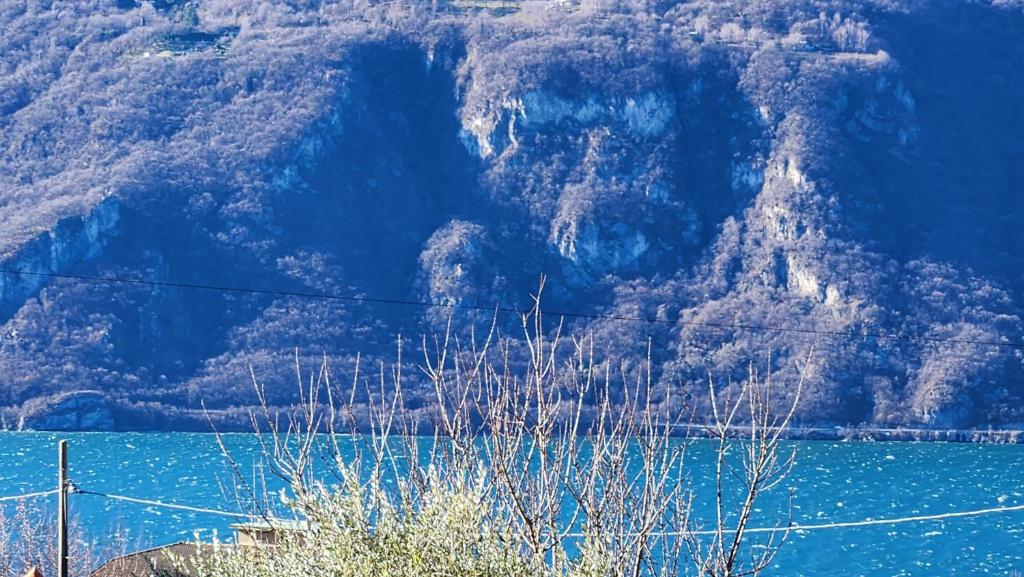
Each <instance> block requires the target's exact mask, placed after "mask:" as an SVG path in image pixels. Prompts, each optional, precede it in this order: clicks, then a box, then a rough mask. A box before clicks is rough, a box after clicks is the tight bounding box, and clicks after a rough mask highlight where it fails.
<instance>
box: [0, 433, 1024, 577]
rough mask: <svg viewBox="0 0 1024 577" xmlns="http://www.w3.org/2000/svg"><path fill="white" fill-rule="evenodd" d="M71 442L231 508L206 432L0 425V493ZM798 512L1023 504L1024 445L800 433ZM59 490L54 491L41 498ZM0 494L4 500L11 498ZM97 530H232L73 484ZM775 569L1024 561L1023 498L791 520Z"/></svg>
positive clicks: (77, 470)
mask: <svg viewBox="0 0 1024 577" xmlns="http://www.w3.org/2000/svg"><path fill="white" fill-rule="evenodd" d="M60 438H65V439H67V440H68V442H69V461H70V475H71V478H72V480H73V481H74V483H75V484H76V485H77V486H79V487H81V488H82V489H85V490H91V491H97V492H103V493H114V494H121V495H128V496H132V497H140V498H145V499H154V500H161V501H166V502H173V503H179V504H186V505H195V506H199V507H205V508H214V509H224V510H229V511H237V510H238V508H237V505H236V504H235V503H236V499H235V496H234V491H233V489H232V487H233V484H232V482H231V475H230V472H229V469H228V467H227V464H226V462H225V460H224V459H223V458H222V456H221V452H220V450H219V448H218V447H217V444H216V441H215V439H214V437H213V436H212V435H204V434H182V433H171V434H155V433H138V434H132V433H119V434H106V433H77V434H60V435H58V434H51V433H0V496H5V495H12V494H20V493H27V492H33V491H41V490H47V489H51V488H54V487H55V486H56V474H57V473H56V457H57V441H58V439H60ZM225 438H226V442H227V444H228V445H229V446H230V448H231V451H232V454H233V455H234V456H235V457H236V459H237V461H238V462H239V463H240V468H241V470H242V471H243V474H245V475H247V476H253V475H254V471H256V465H255V463H256V462H257V461H258V456H259V450H258V446H257V443H256V442H255V439H254V437H253V436H251V435H228V436H226V437H225ZM791 446H795V447H796V448H797V450H798V459H797V464H796V467H795V469H794V470H793V472H792V474H791V476H790V477H789V478H788V479H787V482H786V485H787V487H792V488H793V491H792V499H793V501H792V503H793V518H794V519H793V520H794V522H796V523H798V524H822V523H829V522H842V521H856V520H863V519H868V518H874V519H880V518H894V517H906V516H918V515H932V514H937V513H945V512H954V511H965V510H974V509H982V508H989V507H1001V506H1014V505H1024V446H1013V445H971V444H947V443H868V442H821V441H809V442H794V443H792V444H791ZM710 454H711V453H710V447H709V446H708V445H707V444H706V443H705V442H695V445H694V448H693V450H692V451H690V452H689V454H688V459H689V460H690V467H689V470H690V475H689V479H690V480H689V482H690V483H692V486H693V488H694V490H695V492H696V494H697V496H698V502H699V504H698V507H697V511H696V513H695V514H696V515H697V516H700V515H701V514H702V513H703V512H705V511H707V505H708V501H707V497H709V496H710V493H709V491H708V487H709V485H708V483H709V482H710V481H711V479H712V477H711V463H710V459H708V457H709V456H710ZM789 495H790V491H789V490H787V489H785V488H784V489H781V490H779V491H777V492H776V493H775V494H773V495H771V496H769V498H768V499H766V500H765V501H764V502H763V504H762V507H761V510H760V511H759V514H760V516H759V517H758V518H756V519H755V520H754V522H753V525H754V526H764V525H767V526H771V525H774V524H775V523H776V522H777V521H778V519H779V514H780V511H783V510H785V508H786V506H785V505H784V503H786V502H788V499H789ZM49 501H53V498H52V497H51V498H49ZM2 506H6V507H8V508H9V507H11V505H10V504H4V505H2ZM70 507H71V508H72V514H73V515H74V516H75V517H77V518H78V519H79V520H80V522H81V523H82V524H83V526H84V527H85V530H86V531H87V532H88V533H89V534H90V535H92V536H94V537H95V538H102V537H103V536H105V535H106V534H108V533H110V532H111V531H112V530H113V529H114V528H117V529H118V530H122V531H127V532H129V533H130V534H131V535H132V536H133V537H132V539H133V542H135V543H138V545H139V546H143V545H152V544H160V543H167V542H172V541H176V540H182V539H191V538H192V537H193V535H194V534H195V532H196V531H200V532H201V534H202V535H203V536H205V537H209V536H210V532H211V531H212V530H217V531H218V532H219V533H220V534H221V535H224V534H227V533H228V526H229V525H230V523H231V522H232V521H231V520H230V519H227V518H223V517H218V516H214V515H210V514H204V513H192V512H185V511H176V510H168V509H162V508H158V507H153V506H148V505H140V504H135V503H129V502H123V501H112V500H108V499H104V498H102V497H98V496H95V495H88V494H76V495H72V496H71V497H70ZM775 564H776V567H775V569H774V570H773V571H772V572H771V573H770V574H771V575H779V576H787V577H789V576H792V577H796V576H808V577H811V576H831V575H834V576H842V577H856V576H865V577H891V576H897V575H899V576H920V577H926V576H927V577H935V576H940V575H950V576H952V575H956V576H966V575H1011V574H1013V572H1014V571H1022V572H1024V511H1015V512H1006V513H997V514H991V515H984V516H976V517H962V518H954V519H946V520H942V521H926V522H916V523H908V524H899V525H890V526H872V527H859V528H838V529H829V530H821V531H807V532H796V533H794V534H793V535H792V536H791V537H790V540H789V542H788V543H787V544H786V546H785V548H784V549H783V550H782V552H781V553H780V554H779V556H778V557H777V558H776V560H775Z"/></svg>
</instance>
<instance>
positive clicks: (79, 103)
mask: <svg viewBox="0 0 1024 577" xmlns="http://www.w3.org/2000/svg"><path fill="white" fill-rule="evenodd" d="M0 25H2V29H3V30H4V33H3V34H2V35H0V54H2V56H3V57H2V58H0V72H2V74H0V222H2V223H3V225H2V227H0V268H2V269H3V272H0V324H2V331H0V336H2V337H3V340H2V343H0V407H4V409H2V410H0V414H2V415H4V422H5V423H6V424H7V426H17V425H16V423H18V422H19V420H20V422H22V423H24V422H26V421H25V419H26V418H28V419H29V421H28V422H30V423H31V422H41V423H47V422H57V423H72V425H69V427H72V428H76V427H82V426H87V425H82V423H90V422H93V421H96V422H100V421H102V422H103V423H104V428H153V429H160V428H202V427H204V426H205V423H204V422H203V419H202V418H201V417H200V416H198V415H199V410H198V409H199V406H200V402H201V401H202V402H204V403H205V404H206V406H207V407H209V408H211V409H215V410H219V411H221V413H219V414H221V415H222V416H224V419H225V420H226V421H231V418H232V417H230V416H231V415H234V416H235V417H238V418H239V421H238V422H243V421H244V419H241V418H240V415H241V414H242V409H241V407H245V406H247V405H250V404H251V403H253V402H254V398H253V393H252V386H251V384H250V373H249V368H250V367H252V369H253V372H254V373H255V374H256V375H257V378H258V379H259V380H261V381H264V382H266V384H267V387H268V391H269V393H270V395H271V397H272V398H273V399H276V400H277V401H278V402H281V403H285V402H289V401H290V400H291V399H292V398H293V397H294V394H295V385H294V376H293V375H294V371H295V369H294V366H295V363H296V360H297V357H298V361H299V362H300V364H302V365H303V366H306V367H307V368H308V367H309V366H310V365H311V366H314V367H315V366H318V365H319V363H320V359H321V358H322V357H323V355H325V354H326V355H327V356H328V358H329V359H330V362H331V364H332V366H333V367H335V370H336V371H337V372H338V373H339V374H341V373H344V371H345V370H347V369H348V367H351V366H352V365H354V362H355V360H354V359H355V355H356V354H357V353H361V354H362V355H363V356H364V357H365V359H368V360H367V361H366V362H367V363H369V364H371V365H372V363H373V362H376V361H388V360H389V359H392V358H393V355H394V351H395V350H396V342H397V341H398V339H400V338H401V339H404V340H406V341H408V343H407V344H406V345H405V346H406V350H409V349H410V348H411V349H412V350H416V349H418V347H419V346H420V344H421V341H420V338H421V336H422V335H431V334H436V333H437V332H439V331H443V330H444V327H445V322H446V319H447V315H448V313H449V312H450V311H452V310H454V311H455V318H454V320H453V324H455V325H458V326H469V325H471V324H473V323H480V322H484V323H486V317H487V316H488V315H487V314H486V313H485V312H482V311H481V310H480V309H483V310H487V309H490V308H494V307H496V308H500V309H518V308H523V307H526V306H528V305H529V303H530V302H531V301H530V294H531V292H533V291H536V288H537V283H538V279H539V278H540V277H541V275H545V276H546V279H547V280H546V288H545V296H544V306H545V307H546V308H547V309H548V310H549V311H554V312H569V313H583V314H585V315H590V316H589V317H575V316H573V317H566V322H567V323H568V327H567V329H566V330H570V331H572V332H574V333H576V334H591V335H593V336H594V339H595V342H597V343H598V344H599V348H600V349H601V350H602V351H604V352H608V353H609V354H615V355H626V356H631V355H635V356H637V357H642V356H643V355H644V354H646V349H647V346H648V343H650V346H651V349H652V360H653V361H654V372H655V376H656V378H657V379H658V381H659V383H660V384H662V385H665V386H668V385H672V386H679V387H682V388H683V389H684V392H685V394H686V396H687V398H688V399H689V400H690V402H691V404H692V406H695V407H706V401H707V393H706V391H707V379H708V377H709V375H710V376H711V377H712V378H714V379H716V380H719V381H722V382H724V381H725V380H726V379H728V378H739V377H741V376H742V375H743V374H744V373H745V372H746V370H747V367H748V363H751V362H753V363H755V365H756V366H758V367H760V368H761V369H762V370H765V369H768V368H771V369H772V370H774V371H775V372H776V373H777V375H778V376H777V378H778V379H779V380H780V381H781V382H784V383H786V387H788V388H787V389H786V390H787V391H788V392H789V394H792V392H793V383H794V381H795V373H796V371H797V370H798V369H799V368H800V367H802V366H803V363H804V362H805V361H806V359H810V362H811V369H810V370H809V374H808V377H809V380H808V386H807V389H808V390H807V395H806V397H805V401H804V403H803V404H802V405H801V409H800V414H799V420H800V422H801V423H803V424H807V425H832V424H845V423H854V424H857V423H863V424H866V425H874V426H887V427H888V426H919V427H989V426H993V427H1004V426H1014V425H1016V426H1019V425H1020V424H1021V423H1024V364H1022V362H1024V357H1022V355H1024V344H1022V343H1024V334H1022V332H1024V331H1022V330H1021V315H1022V306H1024V290H1022V289H1024V232H1022V231H1024V113H1022V106H1021V103H1024V41H1022V39H1024V4H1021V3H1020V2H1015V1H1012V0H1010V1H1006V0H1003V1H989V2H985V1H978V2H953V1H944V0H939V1H934V2H932V1H929V2H924V1H913V0H906V1H897V0H890V1H884V0H878V1H871V0H860V1H857V2H839V1H832V0H778V1H773V2H755V1H740V0H729V1H720V0H699V1H695V2H688V3H668V2H660V1H653V0H651V1H643V0H635V1H633V2H625V1H614V0H571V1H570V0H563V1H559V2H556V1H523V2H514V1H510V0H501V1H491V0H437V1H434V2H411V1H398V2H387V3H375V2H368V1H366V0H347V1H343V2H323V3H320V2H317V1H316V0H290V1H287V2H281V1H273V2H271V1H254V2H248V3H245V4H244V5H242V4H238V3H235V2H229V1H227V0H203V1H201V2H184V3H183V2H174V1H170V0H154V1H151V2H150V1H146V2H133V1H129V0H86V1H83V2H77V3H74V4H73V5H69V4H66V3H60V2H36V3H30V4H17V3H7V4H5V5H3V6H0ZM225 289H245V290H225ZM251 290H255V291H258V292H246V291H251ZM302 295H306V296H302ZM309 295H315V296H309ZM324 295H329V296H332V297H338V298H323V297H324ZM361 299H370V300H361ZM380 301H388V302H380ZM416 302H427V303H437V304H446V305H459V306H460V307H463V308H460V309H445V308H439V307H435V308H430V307H423V306H419V305H416V304H409V303H416ZM474 307H476V308H475V309H474ZM464 309H468V310H464ZM513 316H514V315H508V314H506V315H504V318H502V319H500V321H499V322H500V324H501V326H502V327H503V329H504V334H507V335H510V336H515V335H516V332H515V330H514V326H515V324H516V320H515V319H514V318H511V317H513ZM557 316H558V315H556V314H549V315H548V318H549V320H552V321H554V320H555V319H554V318H553V317H557ZM637 318H642V319H648V320H649V321H653V322H636V321H633V320H628V319H637ZM506 325H507V326H506ZM398 335H401V337H399V336H398ZM769 355H770V360H769ZM415 357H416V355H414V354H411V353H409V354H407V355H406V358H414V360H413V361H410V362H411V363H412V364H413V365H415ZM769 363H770V365H771V366H770V367H769V366H768V365H769ZM415 373H416V371H412V374H415ZM79 392H81V393H79ZM69 394H71V395H72V396H71V397H68V395H69ZM75 395H77V396H75ZM82 395H85V396H82ZM413 396H415V395H413ZM69 398H70V399H88V403H84V404H83V403H79V402H78V401H75V403H69V402H68V401H67V400H66V399H69ZM416 402H421V403H428V402H429V395H423V398H421V399H419V400H418V401H416ZM80 405H81V406H86V405H88V407H92V408H90V410H91V411H94V412H95V411H100V412H102V415H103V419H99V420H96V419H91V418H90V419H82V418H73V415H72V417H68V416H67V413H68V412H69V411H70V412H71V413H74V411H73V410H72V409H74V407H76V406H80ZM51 406H52V407H57V409H54V410H56V411H58V413H59V414H58V416H57V417H56V418H49V417H48V416H47V407H51ZM68 407H71V409H68ZM96 407H99V408H96ZM32 419H35V421H33V420H32Z"/></svg>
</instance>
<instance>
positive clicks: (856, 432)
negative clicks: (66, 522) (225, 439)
mask: <svg viewBox="0 0 1024 577" xmlns="http://www.w3.org/2000/svg"><path fill="white" fill-rule="evenodd" d="M686 429H687V430H686V431H685V432H681V433H680V434H679V435H678V436H679V437H681V438H691V439H700V438H707V437H709V434H708V432H707V431H706V429H704V428H703V427H701V426H697V425H692V426H689V427H686ZM731 431H733V432H734V433H735V436H736V437H739V438H742V437H743V436H744V434H745V433H747V432H749V428H747V427H732V428H731ZM0 433H36V434H59V433H71V434H169V433H170V434H173V433H180V434H187V435H212V434H214V432H213V431H210V430H195V429H192V430H187V429H182V430H174V429H126V430H117V431H103V430H88V429H84V430H56V429H23V430H20V431H19V430H13V429H0ZM220 434H225V435H252V434H254V433H253V432H252V431H245V430H230V429H229V430H221V431H220ZM422 436H425V437H427V436H429V435H426V434H424V435H422ZM784 438H786V439H788V440H792V441H864V442H878V441H890V442H939V443H990V444H1007V445H1019V444H1024V430H1021V429H909V428H870V427H860V426H836V427H795V428H791V430H790V431H788V432H787V433H786V434H785V435H784Z"/></svg>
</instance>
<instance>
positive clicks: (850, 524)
mask: <svg viewBox="0 0 1024 577" xmlns="http://www.w3.org/2000/svg"><path fill="white" fill-rule="evenodd" d="M52 493H56V491H47V492H46V493H37V494H34V495H29V496H39V495H43V494H52ZM75 493H78V494H83V495H96V496H98V497H103V498H106V499H113V500H116V501H127V502H129V503H137V504H141V505H149V506H152V507H162V508H165V509H175V510H179V511H189V512H193V513H204V514H208V515H220V516H223V517H231V518H235V519H243V518H248V519H251V518H256V517H258V515H251V514H246V513H234V512H231V511H223V510H220V509H209V508H205V507H193V506H190V505H179V504H176V503H165V502H163V501H155V500H150V499H140V498H137V497H128V496H125V495H115V494H109V493H100V492H98V491H84V490H81V489H76V490H75ZM21 497H22V498H25V497H28V496H21ZM1016 511H1024V505H1008V506H1000V507H988V508H985V509H973V510H970V511H949V512H946V513H934V514H931V515H914V516H908V517H891V518H883V519H872V518H868V519H863V520H858V521H836V522H833V523H819V524H808V525H803V524H800V523H794V524H790V525H789V526H779V527H753V528H750V529H747V530H746V531H745V533H750V534H757V533H773V532H778V531H821V530H826V529H849V528H855V527H874V526H878V525H901V524H906V523H921V522H925V521H941V520H943V519H957V518H962V517H978V516H982V515H994V514H1001V513H1012V512H1016ZM729 530H730V529H726V531H729ZM653 534H655V535H659V536H666V537H682V536H687V535H694V536H704V535H716V534H717V531H715V530H695V531H658V532H654V533H653ZM585 536H586V534H585V533H569V534H566V535H564V537H567V538H573V539H578V538H583V537H585Z"/></svg>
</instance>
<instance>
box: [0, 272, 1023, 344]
mask: <svg viewBox="0 0 1024 577" xmlns="http://www.w3.org/2000/svg"><path fill="white" fill-rule="evenodd" d="M0 273H4V274H10V275H27V276H35V277H43V278H59V279H68V280H80V281H88V282H96V283H115V284H130V285H138V286H147V287H154V288H157V287H166V288H178V289H192V290H206V291H215V292H222V293H232V292H233V293H243V294H259V295H271V296H281V297H296V298H311V299H320V300H331V301H344V302H355V303H360V304H383V305H401V306H414V307H421V308H443V309H449V310H473V311H486V312H491V313H514V314H518V315H523V314H527V313H529V312H530V311H528V310H524V309H517V308H513V307H504V306H494V307H487V306H482V305H470V304H445V303H433V302H428V301H416V300H408V299H394V298H381V297H368V296H358V295H338V294H331V293H319V292H306V291H286V290H272V289H256V288H248V287H234V286H220V285H210V284H198V283H183V282H172V281H152V280H140V279H128V278H122V277H106V276H90V275H75V274H62V273H48V272H35V271H26V270H19V269H0ZM544 312H545V314H548V315H553V316H557V317H564V318H580V319H593V320H607V321H620V322H637V323H650V324H666V325H680V326H691V327H702V328H710V329H716V330H735V331H751V332H776V333H791V334H803V335H815V336H829V337H844V338H856V339H868V338H874V339H880V340H892V341H906V342H927V343H937V344H962V345H979V346H989V347H1002V348H1011V349H1018V350H1020V349H1024V343H1017V342H1006V341H982V340H973V339H949V338H941V337H928V336H922V335H895V334H886V333H878V332H853V331H835V330H822V329H810V328H801V327H779V326H769V325H757V324H748V323H725V322H712V321H687V320H682V319H677V320H670V319H659V318H653V317H632V316H623V315H606V314H598V313H582V312H571V311H556V310H545V311H544Z"/></svg>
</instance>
